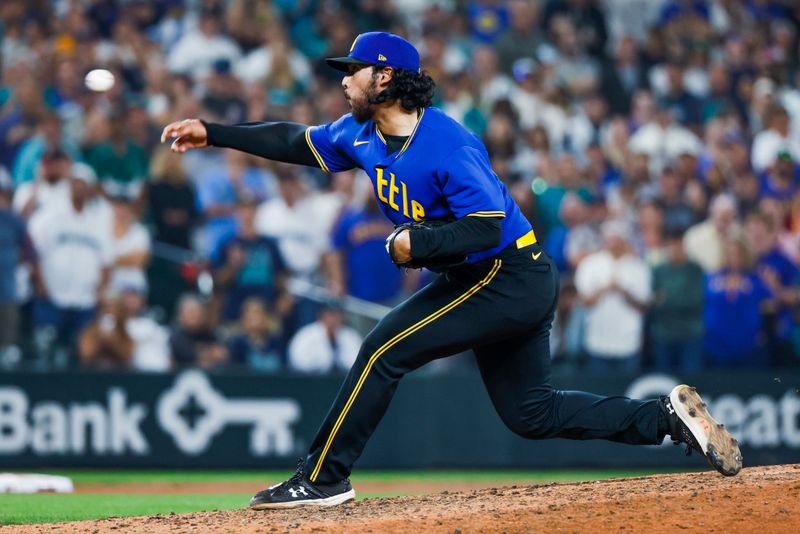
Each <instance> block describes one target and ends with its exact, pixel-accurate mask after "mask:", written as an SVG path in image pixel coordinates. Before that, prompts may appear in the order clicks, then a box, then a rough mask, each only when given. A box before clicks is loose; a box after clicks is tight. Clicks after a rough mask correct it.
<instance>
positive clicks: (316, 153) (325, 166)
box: [306, 126, 331, 173]
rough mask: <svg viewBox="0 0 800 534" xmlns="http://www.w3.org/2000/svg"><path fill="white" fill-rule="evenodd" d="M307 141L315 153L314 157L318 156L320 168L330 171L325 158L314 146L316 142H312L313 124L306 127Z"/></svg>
mask: <svg viewBox="0 0 800 534" xmlns="http://www.w3.org/2000/svg"><path fill="white" fill-rule="evenodd" d="M306 143H308V148H310V149H311V152H312V153H313V154H314V158H316V160H317V163H319V168H320V169H322V170H323V171H325V172H327V173H330V172H331V170H330V169H329V168H328V166H327V165H325V160H323V159H322V156H321V155H320V153H319V152H318V151H317V148H316V147H315V146H314V143H313V142H311V126H309V127H308V128H306Z"/></svg>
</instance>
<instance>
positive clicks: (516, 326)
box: [305, 244, 659, 484]
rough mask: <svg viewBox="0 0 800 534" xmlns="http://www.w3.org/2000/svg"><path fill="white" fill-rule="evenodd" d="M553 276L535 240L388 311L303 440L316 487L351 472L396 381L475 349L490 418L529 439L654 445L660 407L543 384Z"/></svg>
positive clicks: (449, 276) (457, 272)
mask: <svg viewBox="0 0 800 534" xmlns="http://www.w3.org/2000/svg"><path fill="white" fill-rule="evenodd" d="M557 298H558V274H557V272H556V268H555V266H554V265H553V264H552V262H551V261H550V259H549V258H548V257H547V255H546V254H545V253H544V252H543V251H542V250H541V247H540V246H539V245H538V244H534V245H530V246H527V247H524V248H520V249H517V248H516V247H515V245H514V244H512V245H511V246H510V247H509V248H507V249H505V250H504V251H502V252H501V253H500V254H498V255H497V256H496V257H494V258H491V259H488V260H484V261H480V262H477V263H474V264H469V265H465V266H462V267H457V268H454V269H451V270H450V271H448V272H447V273H445V274H442V275H439V277H438V278H437V279H435V280H434V281H433V282H432V283H431V284H429V285H428V286H426V287H425V288H423V289H422V290H420V291H419V292H418V293H416V294H415V295H413V296H412V297H411V298H409V299H408V300H407V301H405V302H404V303H402V304H400V305H399V306H397V307H396V308H394V309H393V310H392V311H391V312H389V314H387V315H386V317H384V318H383V320H381V321H380V323H378V325H377V326H376V327H375V328H374V329H373V330H372V331H371V332H370V333H369V335H368V336H367V338H366V340H365V341H364V344H363V346H362V347H361V350H360V352H359V354H358V358H357V359H356V362H355V363H354V364H353V367H352V369H351V370H350V372H349V374H348V376H347V378H346V379H345V381H344V383H343V384H342V388H341V389H340V390H339V393H338V395H337V397H336V400H335V401H334V403H333V406H332V407H331V409H330V411H329V412H328V415H327V416H326V418H325V421H324V422H323V423H322V426H321V427H320V429H319V431H318V432H317V435H316V437H315V438H314V440H313V442H312V443H311V447H310V452H309V454H308V457H307V458H306V463H305V472H306V474H307V475H308V477H309V478H310V480H311V481H312V482H314V483H316V484H330V483H335V482H338V481H340V480H342V479H344V478H347V477H348V476H349V475H350V471H351V469H352V466H353V463H354V462H355V461H356V459H358V457H359V456H360V455H361V452H362V450H363V448H364V445H365V444H366V442H367V440H368V439H369V437H370V436H371V435H372V432H373V431H374V430H375V427H376V426H377V425H378V422H379V421H380V420H381V418H382V417H383V414H384V412H385V411H386V408H387V407H388V406H389V402H390V401H391V399H392V396H393V395H394V392H395V389H396V388H397V384H398V382H399V381H400V379H401V378H402V377H403V375H405V374H406V373H408V372H409V371H412V370H414V369H416V368H418V367H420V366H422V365H424V364H426V363H428V362H430V361H432V360H434V359H437V358H442V357H444V356H450V355H453V354H457V353H459V352H463V351H464V350H467V349H473V350H474V352H475V356H476V358H477V362H478V367H479V369H480V372H481V375H482V377H483V381H484V383H485V385H486V389H487V390H488V392H489V396H490V398H491V400H492V402H493V403H494V406H495V408H496V409H497V413H498V414H499V415H500V418H501V419H502V420H503V422H504V423H505V424H506V425H507V426H508V428H510V429H511V430H512V431H513V432H515V433H517V434H519V435H520V436H523V437H526V438H529V439H542V438H556V437H559V438H570V439H606V440H611V441H619V442H623V443H632V444H655V443H657V442H658V441H659V440H658V437H659V436H658V410H659V409H658V403H657V401H656V400H649V401H640V400H633V399H628V398H625V397H600V396H597V395H593V394H590V393H584V392H581V391H559V390H555V389H553V388H552V387H551V386H550V384H549V379H550V347H549V339H548V338H549V333H550V325H551V323H552V320H553V314H554V311H555V307H556V301H557Z"/></svg>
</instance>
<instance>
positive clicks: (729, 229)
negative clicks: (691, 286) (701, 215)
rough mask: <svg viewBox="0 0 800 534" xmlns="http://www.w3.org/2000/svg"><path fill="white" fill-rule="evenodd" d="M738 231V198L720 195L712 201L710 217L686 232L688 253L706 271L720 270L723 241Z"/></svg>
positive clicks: (685, 238)
mask: <svg viewBox="0 0 800 534" xmlns="http://www.w3.org/2000/svg"><path fill="white" fill-rule="evenodd" d="M737 232H739V225H738V224H737V222H736V200H735V199H734V198H733V197H732V196H731V195H728V194H722V195H719V196H717V197H716V198H714V199H713V200H712V201H711V206H710V207H709V216H708V219H706V220H705V221H703V222H701V223H698V224H696V225H694V226H692V227H691V228H689V230H688V231H687V232H686V235H685V236H684V245H685V246H686V253H687V254H688V255H689V258H691V259H692V260H694V261H696V262H697V263H699V264H700V266H701V267H702V268H703V270H704V271H705V272H707V273H708V272H714V271H718V270H719V269H720V268H721V267H722V257H723V250H722V249H723V243H724V242H725V240H726V239H727V238H729V237H731V235H732V234H735V233H737Z"/></svg>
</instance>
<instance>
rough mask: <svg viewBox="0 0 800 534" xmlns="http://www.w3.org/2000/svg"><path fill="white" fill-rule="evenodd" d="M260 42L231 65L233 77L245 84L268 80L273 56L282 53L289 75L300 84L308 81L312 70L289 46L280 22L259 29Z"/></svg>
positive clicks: (272, 68) (273, 60) (303, 57)
mask: <svg viewBox="0 0 800 534" xmlns="http://www.w3.org/2000/svg"><path fill="white" fill-rule="evenodd" d="M261 35H262V36H263V43H262V44H261V46H259V47H257V48H254V49H252V50H251V51H250V52H248V53H247V54H246V55H245V56H244V57H243V58H242V59H241V61H239V63H238V64H237V65H236V66H235V68H234V73H235V74H236V76H237V77H238V78H239V79H240V80H242V81H243V82H245V83H248V84H249V83H253V82H265V81H266V80H267V79H269V78H270V77H271V76H272V74H273V70H274V68H275V66H276V64H277V63H278V62H277V61H276V56H284V57H285V59H286V60H287V61H288V67H289V70H290V72H291V75H292V78H293V79H295V80H297V81H298V83H299V84H300V85H301V87H308V86H309V85H310V84H311V78H312V71H311V64H310V62H309V61H308V58H307V57H306V56H304V55H303V54H302V53H301V52H300V51H298V50H296V49H294V48H292V44H291V42H289V39H288V36H287V35H286V29H285V28H283V27H282V26H281V25H280V24H271V25H270V26H269V27H268V28H261Z"/></svg>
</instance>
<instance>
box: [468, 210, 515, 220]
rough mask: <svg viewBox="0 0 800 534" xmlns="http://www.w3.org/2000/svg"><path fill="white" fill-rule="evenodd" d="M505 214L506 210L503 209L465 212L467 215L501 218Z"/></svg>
mask: <svg viewBox="0 0 800 534" xmlns="http://www.w3.org/2000/svg"><path fill="white" fill-rule="evenodd" d="M505 216H506V212H504V211H476V212H475V213H468V214H467V217H500V218H501V219H502V218H504V217H505Z"/></svg>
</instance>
